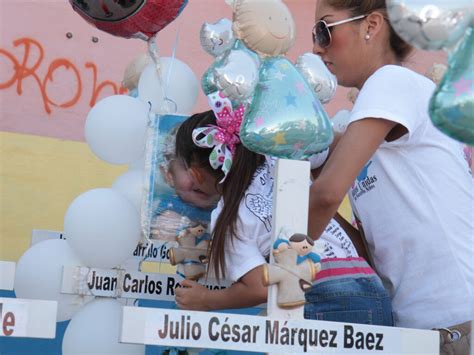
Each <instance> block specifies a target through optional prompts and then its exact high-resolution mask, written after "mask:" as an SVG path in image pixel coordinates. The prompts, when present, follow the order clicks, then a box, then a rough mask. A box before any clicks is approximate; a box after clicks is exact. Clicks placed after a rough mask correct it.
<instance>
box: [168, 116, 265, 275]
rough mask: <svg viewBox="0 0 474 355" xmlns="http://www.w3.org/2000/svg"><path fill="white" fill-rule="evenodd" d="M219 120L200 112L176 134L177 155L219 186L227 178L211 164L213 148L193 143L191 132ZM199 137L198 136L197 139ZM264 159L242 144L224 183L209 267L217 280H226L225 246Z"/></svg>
mask: <svg viewBox="0 0 474 355" xmlns="http://www.w3.org/2000/svg"><path fill="white" fill-rule="evenodd" d="M215 124H216V117H215V116H214V112H213V111H206V112H202V113H197V114H195V115H193V116H191V117H189V118H188V119H187V120H186V121H184V122H183V123H182V124H181V126H180V127H179V130H178V132H177V134H176V156H177V157H179V158H182V159H184V161H185V163H186V164H187V165H188V166H190V165H191V164H194V165H197V166H199V167H201V168H205V169H207V171H209V172H210V173H211V174H212V175H213V176H215V178H216V184H218V181H220V180H221V179H222V178H223V177H224V173H223V172H222V171H221V170H220V169H218V170H214V169H213V168H212V167H211V165H210V163H209V155H210V154H211V152H212V148H201V147H198V146H197V145H195V144H194V142H193V139H192V133H193V130H194V129H195V128H198V127H206V126H207V125H215ZM198 138H199V137H198ZM264 161H265V157H264V156H263V155H260V154H257V153H254V152H252V151H250V150H248V149H247V148H245V147H244V146H243V145H242V144H238V145H237V146H236V148H235V154H234V157H233V161H232V167H231V169H230V171H229V172H228V173H227V177H226V179H225V181H224V182H223V183H222V184H221V190H222V197H223V199H224V207H223V209H222V211H221V213H220V215H219V217H218V218H217V221H216V225H215V227H214V230H213V231H212V235H211V238H212V242H211V244H210V246H209V264H210V265H211V267H212V268H213V269H214V270H215V273H216V276H217V278H218V279H220V278H221V277H222V278H223V277H225V251H224V247H225V243H226V238H227V236H229V238H230V241H232V240H233V238H238V236H237V235H236V224H237V220H238V218H239V215H238V212H239V205H240V201H241V200H242V198H243V197H244V193H245V191H246V190H247V188H248V186H249V185H250V183H251V182H252V178H253V176H254V174H255V171H256V170H257V168H258V167H259V166H260V165H261V164H263V162H264Z"/></svg>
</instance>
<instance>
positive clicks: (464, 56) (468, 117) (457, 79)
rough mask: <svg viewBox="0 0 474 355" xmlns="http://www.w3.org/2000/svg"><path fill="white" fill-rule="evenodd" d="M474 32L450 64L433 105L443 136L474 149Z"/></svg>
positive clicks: (437, 123) (431, 110)
mask: <svg viewBox="0 0 474 355" xmlns="http://www.w3.org/2000/svg"><path fill="white" fill-rule="evenodd" d="M473 57H474V29H473V28H472V27H470V28H469V29H468V31H467V32H466V35H465V37H464V39H463V42H462V43H461V44H460V46H459V47H458V49H457V50H456V51H455V52H454V53H453V54H452V56H451V57H450V58H449V61H448V71H447V72H446V74H445V76H444V77H443V79H442V80H441V82H440V83H439V85H438V87H437V88H436V91H435V92H434V94H433V96H432V98H431V102H430V108H429V112H430V116H431V121H432V122H433V124H434V125H435V126H436V127H437V128H438V129H439V130H440V131H441V132H443V133H445V134H447V135H448V136H450V137H451V138H454V139H456V140H458V141H461V142H464V143H467V144H469V145H471V146H474V60H473Z"/></svg>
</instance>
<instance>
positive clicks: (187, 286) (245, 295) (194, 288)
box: [176, 265, 267, 311]
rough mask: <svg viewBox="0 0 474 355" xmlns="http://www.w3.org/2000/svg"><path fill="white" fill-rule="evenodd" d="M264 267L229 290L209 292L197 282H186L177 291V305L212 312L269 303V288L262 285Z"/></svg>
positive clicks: (249, 274)
mask: <svg viewBox="0 0 474 355" xmlns="http://www.w3.org/2000/svg"><path fill="white" fill-rule="evenodd" d="M262 275H263V265H260V266H257V267H256V268H254V269H252V270H250V271H249V272H248V273H246V274H245V275H244V276H242V277H241V278H240V279H239V281H237V282H235V283H233V284H232V286H230V287H229V288H225V289H222V290H209V289H207V288H206V287H204V286H202V285H200V284H198V283H197V282H195V281H190V280H184V281H183V282H182V283H181V285H182V286H183V287H180V288H177V289H176V304H177V305H178V307H179V308H181V309H190V310H195V311H211V310H217V309H230V308H245V307H253V306H257V305H259V304H262V303H265V302H267V287H265V286H263V283H262Z"/></svg>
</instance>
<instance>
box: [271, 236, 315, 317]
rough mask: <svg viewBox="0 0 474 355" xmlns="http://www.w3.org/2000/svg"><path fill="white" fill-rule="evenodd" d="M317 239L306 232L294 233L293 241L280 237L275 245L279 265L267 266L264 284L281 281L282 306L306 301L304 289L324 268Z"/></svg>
mask: <svg viewBox="0 0 474 355" xmlns="http://www.w3.org/2000/svg"><path fill="white" fill-rule="evenodd" d="M313 245H314V242H313V240H312V239H311V238H309V237H308V236H306V235H304V234H299V233H297V234H293V235H292V236H291V237H290V239H289V241H288V240H285V239H277V240H276V241H275V243H274V244H273V256H274V259H275V264H267V265H264V268H263V284H264V285H265V286H269V285H274V284H277V287H278V295H277V304H278V306H279V307H282V308H290V307H297V306H301V305H303V304H304V302H305V299H304V292H306V291H308V290H309V289H310V288H311V285H312V281H313V280H314V279H315V278H316V274H317V273H318V272H319V271H320V270H321V264H320V261H321V258H320V257H319V255H318V254H316V253H314V252H312V247H313Z"/></svg>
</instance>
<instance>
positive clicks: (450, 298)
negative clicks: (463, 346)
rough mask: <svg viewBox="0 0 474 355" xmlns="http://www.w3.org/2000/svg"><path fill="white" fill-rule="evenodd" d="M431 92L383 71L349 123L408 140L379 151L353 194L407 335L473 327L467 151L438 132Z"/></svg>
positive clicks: (410, 77)
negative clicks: (375, 121)
mask: <svg viewBox="0 0 474 355" xmlns="http://www.w3.org/2000/svg"><path fill="white" fill-rule="evenodd" d="M434 88H435V85H434V83H433V82H431V81H430V80H428V79H427V78H425V77H423V76H421V75H419V74H417V73H415V72H413V71H411V70H408V69H406V68H403V67H400V66H394V65H388V66H385V67H382V68H380V69H379V70H378V71H377V72H375V73H374V74H373V75H372V76H371V77H370V78H369V79H368V80H367V81H366V83H365V84H364V86H363V88H362V89H361V91H360V93H359V96H358V98H357V101H356V102H355V105H354V108H353V110H352V112H351V118H350V122H351V123H352V122H354V121H358V120H361V119H364V118H368V117H372V118H380V119H386V120H390V121H393V122H397V123H399V124H401V125H402V126H404V127H405V128H406V129H407V131H408V133H407V134H405V135H404V136H402V137H401V138H399V139H397V140H395V141H392V142H384V143H383V144H382V145H381V146H380V147H379V148H378V149H377V151H376V153H375V154H374V155H373V156H372V158H371V159H370V160H369V161H368V162H367V164H366V165H365V166H364V168H363V169H362V171H361V172H360V174H359V176H358V177H357V179H356V181H355V182H354V184H353V185H352V187H351V188H350V190H349V192H348V193H349V197H350V200H351V204H352V207H353V211H354V214H355V215H356V218H358V219H359V220H360V221H361V223H362V227H363V231H364V232H365V236H366V239H367V242H368V247H369V250H370V253H371V255H372V257H373V261H374V264H375V267H376V270H377V272H378V274H379V275H380V276H381V278H382V281H383V282H384V285H385V287H386V289H387V290H388V292H389V294H390V296H391V298H392V306H393V311H394V319H395V324H396V325H397V326H402V327H413V328H435V327H448V326H452V325H455V324H459V323H462V322H465V321H467V320H472V319H474V311H473V304H474V198H473V195H474V185H473V179H472V176H471V174H470V171H469V167H468V164H467V162H466V160H465V159H464V155H463V150H462V146H461V144H460V143H459V142H456V141H454V140H453V139H451V138H449V137H448V136H446V135H444V134H443V133H441V132H440V131H438V130H437V129H436V128H435V127H434V126H433V124H432V123H431V120H430V117H429V115H428V104H429V100H430V97H431V96H432V94H433V91H434ZM349 124H350V123H349ZM348 159H350V157H348Z"/></svg>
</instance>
